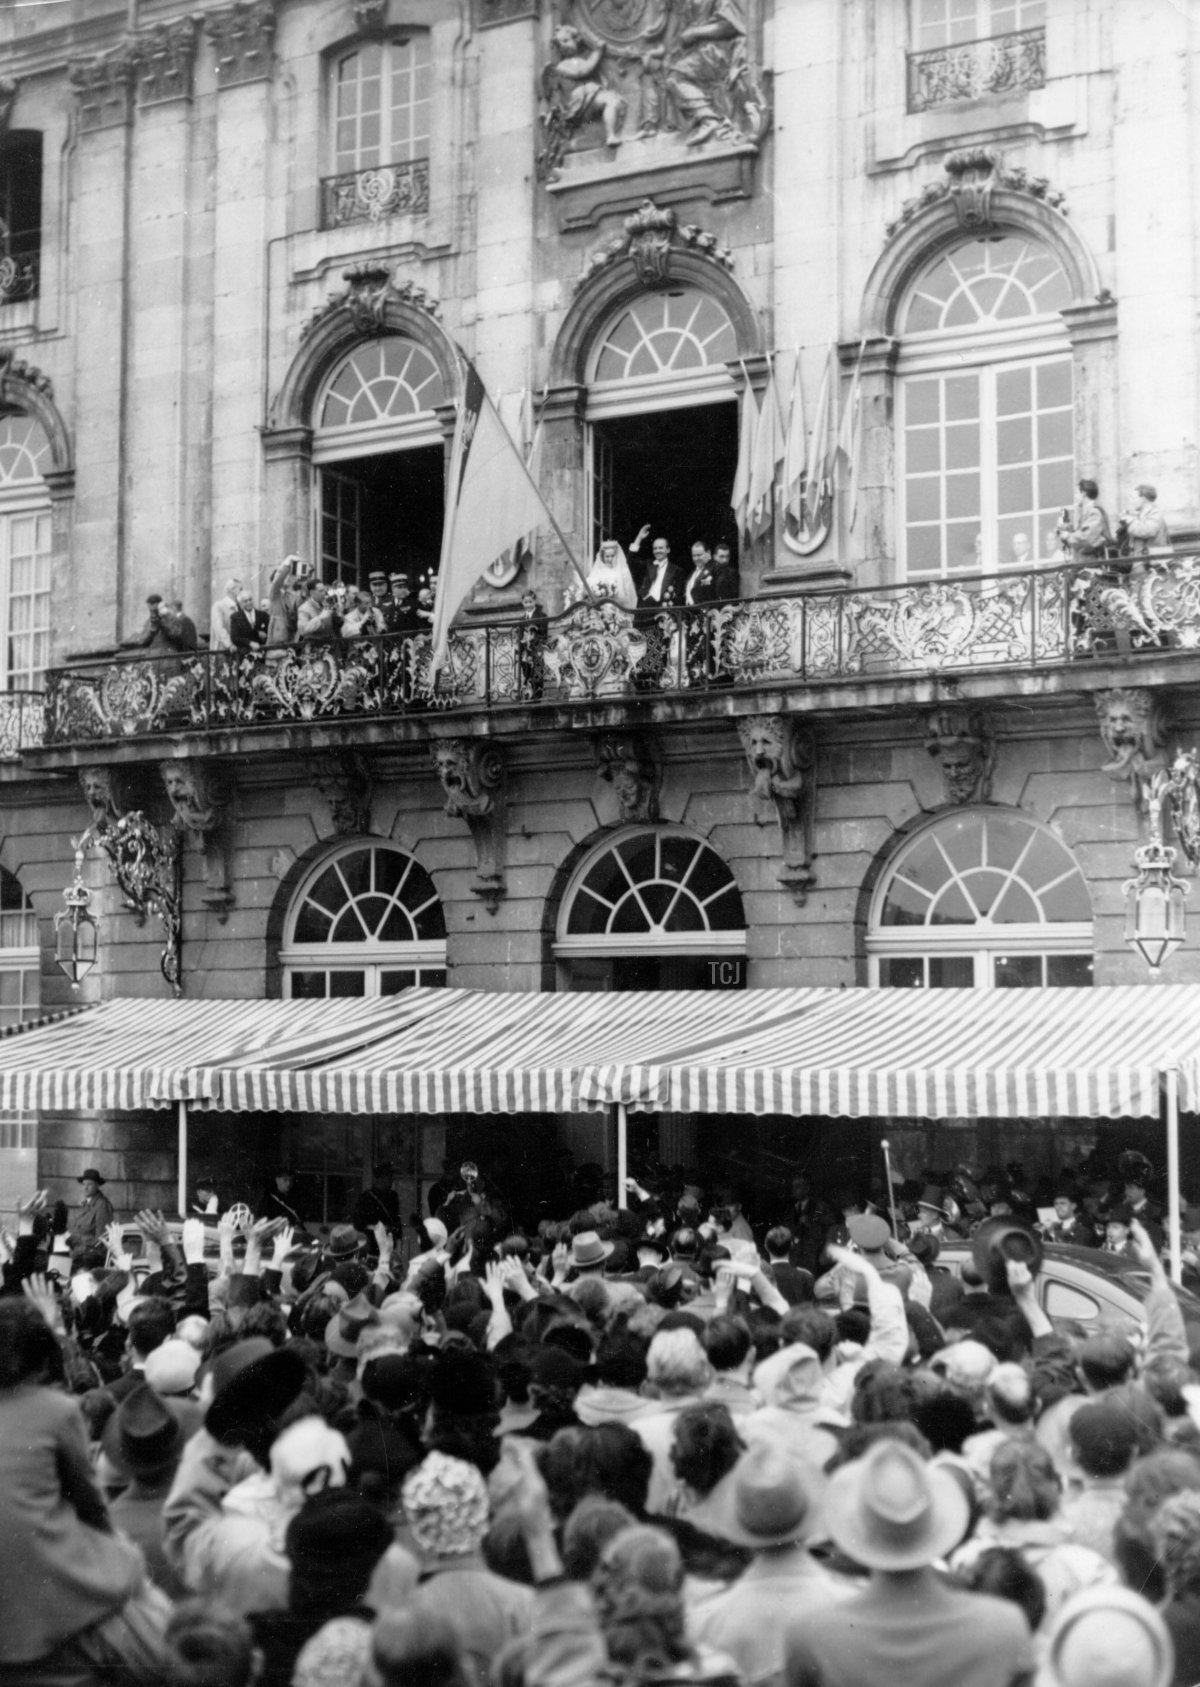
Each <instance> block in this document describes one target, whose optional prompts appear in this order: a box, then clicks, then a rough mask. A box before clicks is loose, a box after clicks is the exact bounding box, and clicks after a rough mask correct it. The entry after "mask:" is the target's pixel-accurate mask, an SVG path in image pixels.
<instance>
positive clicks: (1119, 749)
mask: <svg viewBox="0 0 1200 1687" xmlns="http://www.w3.org/2000/svg"><path fill="white" fill-rule="evenodd" d="M1096 714H1097V716H1098V717H1099V721H1100V739H1101V742H1102V743H1103V745H1104V748H1105V749H1106V750H1107V752H1108V755H1109V760H1108V761H1106V762H1105V763H1104V772H1105V773H1107V774H1108V776H1109V778H1110V779H1118V780H1124V781H1125V782H1126V783H1127V784H1128V785H1129V788H1130V791H1131V793H1132V795H1133V799H1134V802H1135V803H1136V804H1137V806H1138V807H1139V808H1140V809H1145V808H1146V806H1147V804H1146V787H1147V785H1148V784H1149V782H1150V780H1151V779H1152V778H1153V776H1154V775H1155V774H1156V773H1158V772H1160V771H1161V770H1162V769H1164V768H1165V767H1166V765H1167V755H1166V747H1167V732H1168V728H1167V719H1166V711H1165V709H1164V707H1163V703H1162V699H1161V698H1160V697H1159V695H1158V693H1157V692H1154V691H1148V690H1145V689H1143V688H1139V689H1132V688H1129V689H1127V688H1124V687H1119V688H1117V689H1115V690H1113V691H1102V692H1100V694H1099V695H1098V696H1097V698H1096Z"/></svg>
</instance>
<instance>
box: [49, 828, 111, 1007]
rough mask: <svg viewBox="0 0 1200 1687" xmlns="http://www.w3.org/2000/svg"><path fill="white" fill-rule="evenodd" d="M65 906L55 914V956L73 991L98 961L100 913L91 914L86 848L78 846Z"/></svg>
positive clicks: (66, 892) (66, 891) (65, 893)
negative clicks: (84, 874) (84, 850)
mask: <svg viewBox="0 0 1200 1687" xmlns="http://www.w3.org/2000/svg"><path fill="white" fill-rule="evenodd" d="M63 901H64V902H65V903H66V907H65V908H64V909H62V911H61V912H60V913H57V914H55V916H54V958H55V960H56V961H57V962H58V964H59V966H60V967H61V968H62V970H63V971H64V972H65V973H66V975H67V977H68V978H69V979H70V980H71V988H72V990H78V988H79V986H80V983H81V981H82V980H83V978H84V977H85V975H86V974H87V973H89V972H90V971H91V969H92V968H93V967H94V966H95V964H96V955H97V952H98V950H99V946H100V916H99V915H98V914H93V913H92V893H91V891H90V890H89V889H88V887H87V886H86V885H85V884H84V882H83V850H82V849H81V848H80V847H79V845H78V844H76V846H75V882H74V883H73V884H71V885H69V886H68V887H67V889H66V890H64V891H63Z"/></svg>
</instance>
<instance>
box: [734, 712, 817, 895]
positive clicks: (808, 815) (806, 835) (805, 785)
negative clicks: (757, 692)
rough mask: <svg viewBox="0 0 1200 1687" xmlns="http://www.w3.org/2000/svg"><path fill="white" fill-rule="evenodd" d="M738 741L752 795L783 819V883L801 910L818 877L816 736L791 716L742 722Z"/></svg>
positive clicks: (780, 877)
mask: <svg viewBox="0 0 1200 1687" xmlns="http://www.w3.org/2000/svg"><path fill="white" fill-rule="evenodd" d="M738 736H739V737H740V738H741V741H742V748H743V750H744V751H745V752H746V759H747V761H748V762H749V763H750V771H751V773H752V774H753V776H754V777H753V783H752V784H751V786H750V791H751V795H753V796H755V797H758V798H760V799H763V800H765V799H767V798H769V799H770V801H771V802H773V803H774V805H775V812H776V814H777V815H778V817H779V830H780V834H781V842H782V851H781V853H782V866H781V869H780V873H779V882H780V884H781V885H784V886H786V887H787V889H788V890H789V891H790V892H791V895H792V899H793V900H794V901H795V903H796V905H797V907H803V906H804V903H805V901H806V899H807V896H808V888H809V886H810V885H811V884H812V882H813V879H814V877H815V874H814V872H813V868H812V856H813V816H814V812H815V809H816V764H817V752H816V744H815V741H814V739H813V736H812V733H811V732H809V731H808V730H807V729H806V728H804V727H802V726H801V725H800V723H799V721H796V720H793V719H792V718H791V716H789V715H751V716H750V717H748V718H747V719H745V720H740V721H739V722H738Z"/></svg>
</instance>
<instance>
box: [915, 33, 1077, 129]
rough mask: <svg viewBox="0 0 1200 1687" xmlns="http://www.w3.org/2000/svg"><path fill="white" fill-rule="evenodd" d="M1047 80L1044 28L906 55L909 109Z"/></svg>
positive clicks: (1024, 89) (923, 108)
mask: <svg viewBox="0 0 1200 1687" xmlns="http://www.w3.org/2000/svg"><path fill="white" fill-rule="evenodd" d="M1045 84H1046V32H1045V30H1044V29H1042V28H1040V27H1039V28H1037V29H1018V30H1014V31H1013V33H1012V34H1010V35H993V36H990V37H988V38H987V39H986V40H983V41H964V42H961V43H957V44H955V45H954V46H947V47H932V48H930V49H928V50H927V51H926V52H921V53H910V54H909V55H908V109H909V111H929V110H931V109H932V108H933V107H934V106H941V105H954V104H956V103H957V102H958V101H959V100H979V99H984V98H985V97H987V96H988V95H998V94H1016V93H1024V92H1027V91H1028V90H1029V89H1031V88H1042V87H1045Z"/></svg>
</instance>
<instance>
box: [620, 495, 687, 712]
mask: <svg viewBox="0 0 1200 1687" xmlns="http://www.w3.org/2000/svg"><path fill="white" fill-rule="evenodd" d="M645 532H646V528H645V527H643V528H642V531H641V533H639V534H638V536H637V538H636V539H635V540H634V541H633V544H632V545H630V547H629V554H630V556H631V557H632V556H635V555H636V554H637V551H638V547H639V546H640V545H641V542H642V536H643V534H644V533H645ZM651 551H652V555H651V558H650V561H649V562H648V563H646V564H645V566H644V568H642V569H641V570H640V571H639V573H638V574H637V576H636V578H635V582H634V583H635V584H636V586H637V594H638V601H637V610H636V612H635V625H636V626H637V630H638V632H639V633H640V634H641V636H642V638H644V639H645V641H646V653H645V655H644V656H643V657H642V659H641V661H640V662H639V663H638V665H637V667H636V668H635V669H634V672H633V683H634V685H635V686H636V687H637V689H638V690H639V691H657V690H659V689H660V687H661V686H662V683H663V676H664V675H665V673H666V669H667V659H668V656H669V653H670V650H671V634H672V632H673V631H674V627H673V625H672V621H671V620H668V619H667V617H665V616H664V617H663V618H662V620H660V619H659V616H660V613H661V611H663V610H665V609H672V608H679V607H681V606H682V605H683V601H684V592H685V590H686V587H687V571H686V570H685V569H683V568H680V567H679V565H678V563H674V562H672V561H671V545H670V541H669V540H667V539H663V538H658V539H655V540H654V542H653V544H652V546H651Z"/></svg>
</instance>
